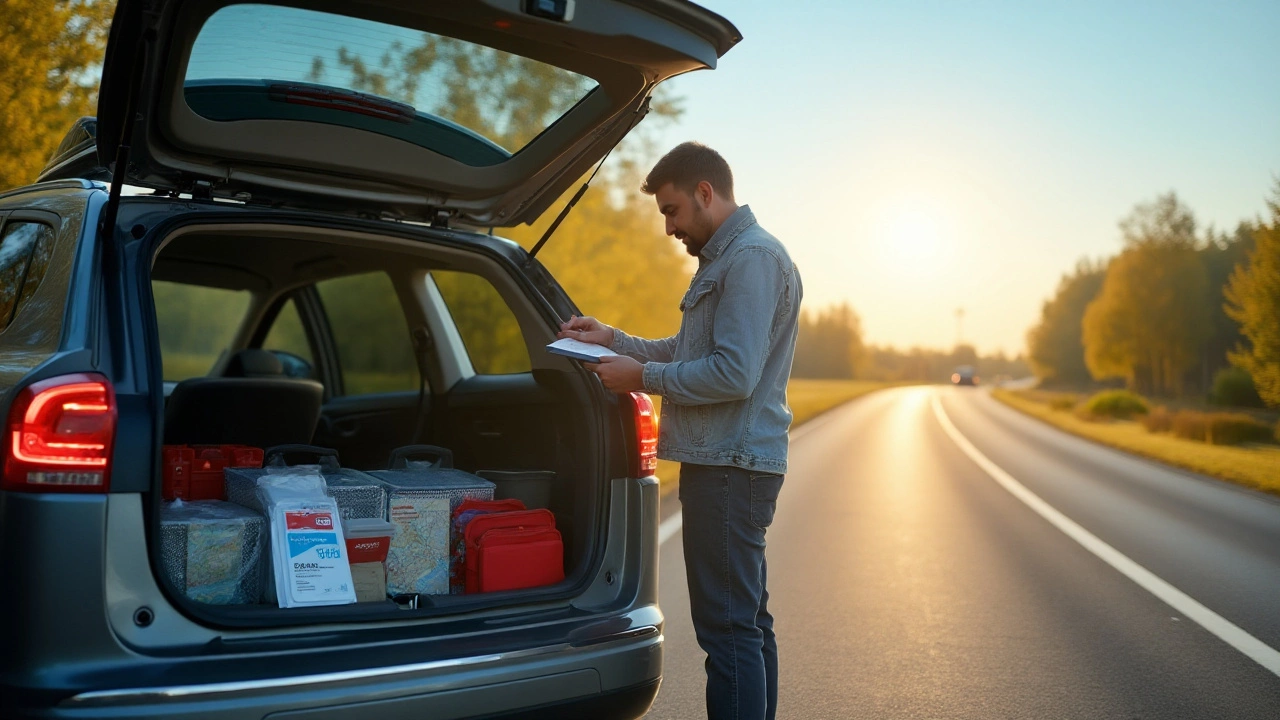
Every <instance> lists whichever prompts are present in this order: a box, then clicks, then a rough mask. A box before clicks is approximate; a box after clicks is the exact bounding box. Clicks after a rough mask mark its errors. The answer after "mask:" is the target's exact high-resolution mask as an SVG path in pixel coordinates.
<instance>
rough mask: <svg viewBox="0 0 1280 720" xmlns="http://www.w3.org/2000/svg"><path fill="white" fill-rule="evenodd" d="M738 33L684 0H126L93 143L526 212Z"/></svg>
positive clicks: (191, 183)
mask: <svg viewBox="0 0 1280 720" xmlns="http://www.w3.org/2000/svg"><path fill="white" fill-rule="evenodd" d="M739 39H740V35H739V34H738V31H737V30H736V29H735V28H734V27H733V25H731V24H730V23H729V22H728V21H726V20H724V19H723V18H721V17H720V16H718V15H716V14H714V13H712V12H710V11H707V10H705V9H702V8H700V7H698V6H696V5H693V4H692V3H689V2H685V0H651V1H647V2H638V1H634V0H576V2H575V0H452V1H450V2H429V3H428V2H416V3H405V2H402V1H399V0H356V1H347V2H335V1H330V0H276V2H273V3H271V4H266V3H237V2H234V0H120V2H119V3H118V6H117V10H116V15H115V19H114V22H113V25H112V29H111V37H110V40H109V43H108V47H107V54H106V60H105V65H104V68H103V80H102V88H101V93H100V99H99V105H98V123H99V125H98V132H97V146H98V155H99V159H100V161H101V162H102V163H103V164H104V165H108V166H109V164H110V163H113V162H116V161H117V160H118V159H119V158H120V157H122V155H121V149H122V145H123V146H124V149H125V150H126V151H127V156H128V161H127V167H126V168H125V170H124V172H125V177H124V181H125V182H127V183H129V184H133V185H141V186H145V187H152V188H157V189H162V190H170V191H174V192H190V193H193V194H195V195H202V196H218V197H230V198H237V199H241V200H245V201H248V202H254V203H257V202H261V203H266V204H271V205H288V206H295V207H313V208H317V207H319V208H327V209H336V210H340V211H348V212H360V213H375V214H386V213H391V214H393V215H397V216H400V217H404V218H408V219H416V220H431V221H434V220H436V219H437V218H438V216H439V215H441V214H445V215H447V216H452V217H456V218H458V219H460V220H462V221H463V222H466V223H469V224H473V225H486V226H493V225H499V226H504V225H515V224H519V223H528V222H532V221H533V220H535V219H536V218H537V217H538V215H540V214H541V213H542V212H543V211H544V210H545V209H546V208H547V206H548V205H549V204H550V203H551V202H552V201H554V199H555V198H556V197H558V196H559V195H560V194H561V193H562V192H563V191H564V190H565V189H566V188H567V187H568V186H569V184H571V183H572V182H573V181H574V180H575V179H577V178H578V177H579V176H581V175H582V174H583V173H584V172H585V171H586V170H587V169H588V168H589V167H590V166H591V164H592V163H594V162H596V161H598V160H599V159H600V158H601V157H602V156H603V155H604V154H605V153H606V152H607V151H608V149H609V148H610V147H612V146H613V145H614V144H615V143H617V141H618V140H620V139H621V137H622V136H623V135H625V134H626V132H627V131H628V130H629V129H630V128H631V127H632V126H634V125H635V123H636V122H638V121H639V119H640V118H641V117H643V114H644V112H645V111H646V110H647V103H648V98H649V96H650V94H651V93H652V92H653V88H654V87H655V85H656V84H657V83H659V82H661V81H663V80H665V79H667V78H669V77H671V76H673V75H677V74H680V73H684V72H688V71H691V70H697V69H702V68H712V67H714V66H715V64H716V61H717V59H718V58H719V57H720V56H721V55H723V54H724V53H725V52H727V51H728V50H729V49H730V48H731V47H732V46H733V45H734V44H735V43H736V42H738V40H739ZM130 113H132V117H133V118H134V123H133V127H132V132H127V128H128V127H129V123H127V122H126V118H127V117H129V115H130ZM126 134H128V135H129V137H125V135H126ZM117 170H118V169H117Z"/></svg>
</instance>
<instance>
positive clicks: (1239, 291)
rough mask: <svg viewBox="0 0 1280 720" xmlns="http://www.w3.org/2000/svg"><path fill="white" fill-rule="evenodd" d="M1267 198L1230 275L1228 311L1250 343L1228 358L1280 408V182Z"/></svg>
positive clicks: (1241, 346) (1269, 402) (1227, 292)
mask: <svg viewBox="0 0 1280 720" xmlns="http://www.w3.org/2000/svg"><path fill="white" fill-rule="evenodd" d="M1273 195H1274V199H1272V200H1268V201H1267V207H1268V208H1269V209H1270V210H1271V218H1270V222H1269V223H1259V225H1258V228H1257V229H1256V230H1255V231H1254V233H1253V239H1254V241H1255V243H1256V246H1255V247H1254V249H1253V250H1252V251H1251V252H1250V253H1249V254H1248V263H1247V264H1244V265H1239V266H1237V267H1236V269H1235V271H1234V272H1232V273H1231V280H1230V281H1229V282H1228V284H1227V288H1226V292H1225V296H1226V301H1227V302H1226V313H1227V315H1229V316H1230V317H1231V318H1232V319H1233V320H1235V321H1236V322H1238V323H1240V331H1241V334H1243V335H1244V337H1245V338H1246V339H1247V341H1248V345H1247V346H1246V345H1245V344H1244V343H1241V345H1240V346H1239V347H1237V348H1236V349H1235V351H1233V352H1232V353H1231V354H1230V358H1231V362H1232V363H1234V364H1235V365H1237V366H1239V367H1241V368H1244V369H1245V370H1247V371H1249V374H1250V375H1252V376H1253V382H1254V384H1255V385H1256V386H1257V389H1258V395H1260V396H1261V397H1262V399H1263V401H1264V402H1266V403H1267V404H1268V405H1270V406H1273V407H1275V406H1280V182H1277V183H1276V188H1275V191H1274V193H1273Z"/></svg>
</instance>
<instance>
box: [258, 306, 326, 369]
mask: <svg viewBox="0 0 1280 720" xmlns="http://www.w3.org/2000/svg"><path fill="white" fill-rule="evenodd" d="M262 347H263V349H265V350H275V351H283V352H286V353H289V354H290V355H296V356H297V357H300V358H302V359H303V360H304V361H306V363H307V365H308V366H310V367H311V368H315V366H316V361H315V358H313V357H312V356H311V344H310V343H309V342H307V331H306V329H305V328H303V326H302V316H301V315H299V314H298V306H297V305H296V304H295V303H294V301H293V300H289V301H288V302H286V303H285V304H284V307H282V308H280V314H279V315H277V316H276V319H275V322H274V323H272V325H271V331H270V332H268V333H267V337H266V339H265V340H263V341H262Z"/></svg>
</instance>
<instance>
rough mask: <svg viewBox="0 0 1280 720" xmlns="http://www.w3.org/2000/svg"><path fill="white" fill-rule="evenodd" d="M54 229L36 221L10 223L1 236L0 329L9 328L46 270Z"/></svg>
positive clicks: (51, 252)
mask: <svg viewBox="0 0 1280 720" xmlns="http://www.w3.org/2000/svg"><path fill="white" fill-rule="evenodd" d="M52 256H53V228H51V227H49V226H48V225H45V224H44V223H38V222H22V221H18V222H11V223H9V224H8V225H6V226H5V228H4V234H3V236H2V237H0V330H3V329H5V328H7V327H9V323H10V322H12V321H13V318H14V316H15V315H17V314H18V310H19V309H20V308H21V307H22V304H23V303H24V302H26V301H27V300H28V299H29V298H30V297H31V296H32V295H34V294H35V292H36V289H37V288H38V287H39V286H40V282H41V281H42V280H44V274H45V271H47V270H48V269H49V258H50V257H52Z"/></svg>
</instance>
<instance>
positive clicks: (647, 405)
mask: <svg viewBox="0 0 1280 720" xmlns="http://www.w3.org/2000/svg"><path fill="white" fill-rule="evenodd" d="M631 405H632V408H633V409H634V410H635V424H636V456H635V465H634V466H633V467H632V468H631V470H632V477H649V476H650V475H652V474H654V473H655V472H657V471H658V416H657V414H656V413H654V411H653V400H650V399H649V396H648V395H645V394H644V393H642V392H633V393H631Z"/></svg>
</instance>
